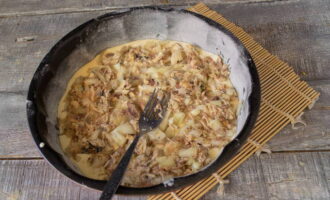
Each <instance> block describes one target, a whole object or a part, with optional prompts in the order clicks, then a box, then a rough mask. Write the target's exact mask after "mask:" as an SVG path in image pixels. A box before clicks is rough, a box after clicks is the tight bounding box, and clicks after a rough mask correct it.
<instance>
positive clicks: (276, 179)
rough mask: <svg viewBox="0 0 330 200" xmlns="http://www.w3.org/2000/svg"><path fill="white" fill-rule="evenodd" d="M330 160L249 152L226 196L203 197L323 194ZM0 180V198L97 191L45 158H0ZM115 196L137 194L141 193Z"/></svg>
mask: <svg viewBox="0 0 330 200" xmlns="http://www.w3.org/2000/svg"><path fill="white" fill-rule="evenodd" d="M329 161H330V153H329V152H323V153H317V152H314V153H288V154H283V153H275V154H271V155H270V156H269V155H266V154H262V155H261V157H260V158H257V157H255V156H254V157H252V158H251V159H249V160H248V161H246V162H245V163H244V164H243V165H242V166H241V167H240V168H238V169H237V170H236V171H234V172H233V173H231V174H230V175H229V177H228V178H229V180H230V183H229V184H228V185H225V196H223V197H219V196H217V194H216V188H214V189H213V190H212V191H210V192H209V193H208V194H206V195H205V196H204V197H203V198H202V199H203V200H211V199H212V200H216V199H224V200H226V199H228V200H229V199H233V200H250V199H251V200H252V199H253V200H255V199H260V200H263V199H290V200H291V199H328V198H329V197H330V195H329V191H328V189H329V188H328V184H329V180H327V178H326V177H325V176H324V174H325V173H326V169H325V168H324V165H321V162H323V163H329ZM328 171H329V169H328ZM0 183H1V184H0V198H1V199H5V198H6V197H8V195H12V196H14V197H15V195H16V197H17V198H16V199H20V200H27V199H47V200H53V199H54V200H57V199H68V200H71V199H72V200H73V199H84V200H87V199H88V200H92V199H97V197H98V196H99V194H100V193H99V192H97V191H94V190H90V189H87V188H84V187H81V186H79V185H78V184H76V183H74V182H72V181H71V180H69V179H68V178H66V177H64V176H63V175H61V174H60V173H59V172H57V171H56V170H54V169H53V168H52V167H50V166H49V165H48V164H47V163H46V162H45V161H44V160H1V161H0ZM117 199H118V200H122V199H123V200H124V199H141V200H142V199H144V197H137V196H134V197H124V196H120V197H118V198H117Z"/></svg>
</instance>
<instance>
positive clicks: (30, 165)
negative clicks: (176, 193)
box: [0, 160, 144, 200]
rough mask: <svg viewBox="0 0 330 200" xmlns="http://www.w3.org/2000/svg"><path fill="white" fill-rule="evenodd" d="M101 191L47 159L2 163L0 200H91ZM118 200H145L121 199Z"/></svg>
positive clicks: (135, 198)
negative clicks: (79, 181)
mask: <svg viewBox="0 0 330 200" xmlns="http://www.w3.org/2000/svg"><path fill="white" fill-rule="evenodd" d="M99 195H100V192H98V191H95V190H92V189H89V188H87V187H82V186H80V185H78V184H77V183H74V182H73V181H71V180H70V179H68V178H66V177H65V176H63V175H62V174H60V173H59V172H58V171H56V170H55V169H54V168H52V167H50V166H49V164H48V163H47V162H45V161H44V160H24V161H23V160H1V161H0V199H9V197H10V196H11V197H12V200H32V199H42V200H59V199H62V200H90V199H98V197H99ZM114 199H115V200H131V199H134V200H142V199H144V198H138V197H119V196H116V197H115V198H114Z"/></svg>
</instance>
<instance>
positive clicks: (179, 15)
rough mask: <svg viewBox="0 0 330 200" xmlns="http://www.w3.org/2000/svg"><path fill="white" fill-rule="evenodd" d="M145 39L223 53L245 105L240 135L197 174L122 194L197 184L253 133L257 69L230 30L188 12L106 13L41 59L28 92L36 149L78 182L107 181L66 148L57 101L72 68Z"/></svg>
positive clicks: (143, 10)
mask: <svg viewBox="0 0 330 200" xmlns="http://www.w3.org/2000/svg"><path fill="white" fill-rule="evenodd" d="M141 39H161V40H176V41H182V42H187V43H191V44H194V45H197V46H199V47H201V48H202V49H204V50H206V51H209V52H211V53H215V54H219V55H221V56H222V58H223V60H224V61H225V62H226V63H228V64H229V67H230V70H231V75H230V78H231V81H232V83H233V85H234V87H235V89H236V90H237V92H238V94H239V98H240V101H241V103H242V106H241V108H240V111H239V113H238V128H237V130H238V132H237V136H236V138H235V139H234V140H233V141H232V142H231V143H230V144H228V145H227V146H226V147H225V149H224V151H223V152H222V154H221V155H220V156H219V157H218V158H217V159H216V160H215V161H214V162H212V163H211V164H210V165H208V166H207V167H205V168H204V169H202V170H201V171H199V172H197V173H195V174H191V175H188V176H184V177H177V178H174V182H173V185H171V186H169V185H167V186H165V185H164V184H159V185H155V186H152V187H145V188H131V187H123V186H121V187H119V189H118V191H117V193H118V194H141V195H146V194H157V193H162V192H168V191H173V190H177V189H179V188H182V187H184V186H187V185H190V184H193V183H196V182H198V181H199V180H201V179H203V178H206V177H208V176H210V175H211V174H212V173H214V172H215V171H217V170H218V169H219V168H220V167H222V166H224V165H225V164H226V163H227V162H228V161H229V160H230V159H231V158H233V156H234V155H235V154H236V153H237V152H238V150H239V149H240V148H241V146H242V145H243V144H244V142H245V141H246V139H247V137H248V135H249V134H250V132H251V131H252V128H253V126H254V123H255V121H256V119H257V115H258V111H259V104H260V85H259V78H258V73H257V70H256V67H255V65H254V62H253V60H252V58H251V56H250V54H249V53H248V51H247V50H246V49H245V47H244V46H243V44H242V43H241V42H240V41H239V40H238V39H237V38H236V37H235V36H233V35H232V34H231V33H230V32H229V31H228V30H226V29H225V28H224V27H223V26H221V25H219V24H218V23H216V22H214V21H212V20H210V19H208V18H206V17H203V16H201V15H199V14H196V13H193V12H189V11H186V10H174V9H160V8H155V7H143V8H131V9H128V10H124V11H121V12H113V13H108V14H105V15H102V16H100V17H97V18H94V19H91V20H89V21H87V22H85V23H84V24H82V25H80V26H79V27H77V28H75V29H74V30H72V31H71V32H70V33H68V34H67V35H66V36H64V37H63V38H62V39H61V40H60V41H58V42H57V44H56V45H55V46H54V47H53V48H52V49H51V50H50V51H49V53H48V54H47V55H46V56H45V57H44V59H43V60H42V61H41V63H40V65H39V67H38V68H37V70H36V72H35V74H34V76H33V79H32V81H31V84H30V88H29V91H28V97H27V117H28V122H29V126H30V130H31V134H32V136H33V138H34V140H35V142H36V144H37V147H38V148H39V150H40V152H41V153H42V155H43V156H44V157H45V159H46V160H48V162H49V163H50V164H51V165H52V166H54V167H55V168H56V169H57V170H58V171H60V172H61V173H62V174H64V175H65V176H67V177H69V178H70V179H72V180H74V181H75V182H77V183H79V184H82V185H86V186H88V187H90V188H94V189H97V190H102V188H103V186H104V185H105V181H97V180H93V179H89V178H87V177H85V176H83V175H82V174H81V173H80V172H79V170H78V169H77V168H76V167H75V166H74V165H73V164H72V163H71V162H70V160H69V159H68V158H67V157H66V156H65V154H64V152H63V151H62V149H61V147H60V144H59V138H58V134H59V131H58V128H57V118H56V116H57V106H58V103H59V100H60V98H61V96H62V95H63V94H64V91H65V87H66V84H67V83H68V81H69V80H70V78H71V77H72V75H73V74H74V72H75V71H77V69H79V67H81V66H83V65H84V64H86V63H87V62H88V61H90V60H91V59H93V58H94V57H95V56H96V55H97V54H98V53H99V52H101V51H102V50H104V49H105V48H108V47H113V46H117V45H120V44H124V43H127V42H130V41H134V40H141Z"/></svg>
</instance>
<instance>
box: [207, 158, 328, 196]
mask: <svg viewBox="0 0 330 200" xmlns="http://www.w3.org/2000/svg"><path fill="white" fill-rule="evenodd" d="M329 155H330V153H329V152H324V153H316V152H314V153H275V154H271V155H267V154H262V155H261V157H260V158H256V157H255V156H254V157H252V158H251V159H249V160H248V161H246V162H245V163H244V164H243V165H242V166H241V167H239V168H238V169H237V170H235V171H234V172H233V173H231V174H230V175H229V180H230V181H231V182H230V184H229V185H228V186H227V187H225V196H224V197H221V198H220V197H218V196H217V195H216V193H215V189H213V190H212V191H211V192H209V193H207V194H206V195H205V197H204V198H202V199H203V200H211V199H221V200H226V199H228V200H229V199H235V200H245V199H254V200H255V199H260V200H263V199H274V200H275V199H276V200H277V199H286V200H289V199H290V200H291V199H329V198H330V194H329V179H327V178H326V177H325V176H324V174H325V171H326V170H325V169H324V168H323V166H326V165H322V164H321V162H323V163H329V160H330V157H329ZM328 171H329V169H328ZM260 190H261V191H260Z"/></svg>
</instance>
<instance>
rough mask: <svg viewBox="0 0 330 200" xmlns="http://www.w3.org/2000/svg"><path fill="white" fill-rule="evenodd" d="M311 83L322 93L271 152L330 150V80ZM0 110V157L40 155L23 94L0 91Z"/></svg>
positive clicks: (272, 143)
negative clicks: (299, 123) (302, 122)
mask: <svg viewBox="0 0 330 200" xmlns="http://www.w3.org/2000/svg"><path fill="white" fill-rule="evenodd" d="M310 83H311V85H312V86H313V87H314V88H315V89H316V90H318V91H319V92H320V93H321V96H320V99H319V101H317V103H316V104H315V106H314V108H313V109H312V110H306V112H305V114H304V116H303V119H304V120H305V121H306V122H307V127H305V128H304V127H300V128H298V129H296V130H293V129H292V128H291V126H290V125H289V126H287V127H286V128H285V129H283V131H281V132H280V133H279V134H278V135H276V136H275V137H274V138H273V139H272V140H271V141H270V143H269V144H270V146H271V149H272V150H273V151H275V152H277V151H304V150H329V149H330V143H329V141H330V124H329V121H330V109H329V108H330V104H329V99H330V80H328V81H312V82H310ZM0 113H6V114H5V115H0V158H1V157H2V158H8V157H39V156H40V154H39V152H38V151H37V149H36V148H35V145H34V142H33V141H32V137H31V136H30V133H29V130H28V126H27V122H26V115H25V94H21V93H0Z"/></svg>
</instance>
